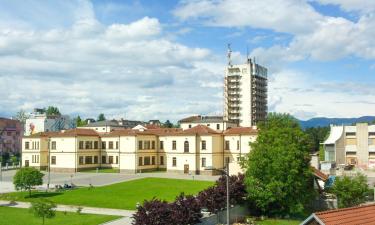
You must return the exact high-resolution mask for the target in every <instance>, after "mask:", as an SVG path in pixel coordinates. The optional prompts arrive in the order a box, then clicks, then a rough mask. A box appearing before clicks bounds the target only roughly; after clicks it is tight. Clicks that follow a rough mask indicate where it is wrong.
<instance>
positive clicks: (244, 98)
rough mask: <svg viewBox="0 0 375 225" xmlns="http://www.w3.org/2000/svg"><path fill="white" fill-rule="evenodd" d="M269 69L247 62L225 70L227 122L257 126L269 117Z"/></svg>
mask: <svg viewBox="0 0 375 225" xmlns="http://www.w3.org/2000/svg"><path fill="white" fill-rule="evenodd" d="M267 107H268V106H267V69H266V68H265V67H263V66H260V65H259V64H256V63H255V62H253V61H252V60H251V59H247V62H246V63H245V64H239V65H232V64H231V63H229V65H228V66H227V68H226V69H225V78H224V120H226V121H233V122H235V123H236V124H238V125H239V126H241V127H251V126H255V125H256V124H257V123H258V122H259V121H263V120H265V118H266V116H267Z"/></svg>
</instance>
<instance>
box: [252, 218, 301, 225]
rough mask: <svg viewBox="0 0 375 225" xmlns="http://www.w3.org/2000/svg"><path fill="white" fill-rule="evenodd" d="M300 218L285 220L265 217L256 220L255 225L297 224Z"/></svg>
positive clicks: (299, 222)
mask: <svg viewBox="0 0 375 225" xmlns="http://www.w3.org/2000/svg"><path fill="white" fill-rule="evenodd" d="M301 222H302V220H286V219H266V220H262V221H256V224H257V225H299V224H301Z"/></svg>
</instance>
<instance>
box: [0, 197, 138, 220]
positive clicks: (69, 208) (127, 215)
mask: <svg viewBox="0 0 375 225" xmlns="http://www.w3.org/2000/svg"><path fill="white" fill-rule="evenodd" d="M0 206H6V207H14V208H24V209H27V208H30V206H31V203H29V202H14V203H12V204H10V202H9V201H3V200H0ZM81 207H82V211H81V213H88V214H100V215H111V216H122V217H123V218H120V219H116V220H113V221H109V222H106V223H104V224H106V225H120V224H122V225H131V222H132V218H131V217H132V216H133V214H134V213H135V211H132V210H123V209H107V208H94V207H85V206H81ZM77 209H78V206H73V205H57V207H56V211H62V212H77Z"/></svg>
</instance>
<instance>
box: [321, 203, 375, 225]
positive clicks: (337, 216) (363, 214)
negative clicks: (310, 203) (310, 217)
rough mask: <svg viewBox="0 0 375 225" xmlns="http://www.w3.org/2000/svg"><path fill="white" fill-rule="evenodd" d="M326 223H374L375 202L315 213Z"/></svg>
mask: <svg viewBox="0 0 375 225" xmlns="http://www.w3.org/2000/svg"><path fill="white" fill-rule="evenodd" d="M315 216H316V217H318V218H319V219H320V220H321V221H322V222H323V223H324V224H325V225H344V224H345V225H374V224H375V204H373V205H365V206H356V207H350V208H344V209H335V210H328V211H323V212H318V213H315Z"/></svg>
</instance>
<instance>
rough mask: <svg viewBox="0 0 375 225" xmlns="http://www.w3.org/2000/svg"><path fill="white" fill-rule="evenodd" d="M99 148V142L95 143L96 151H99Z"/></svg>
mask: <svg viewBox="0 0 375 225" xmlns="http://www.w3.org/2000/svg"><path fill="white" fill-rule="evenodd" d="M98 148H99V141H94V149H98Z"/></svg>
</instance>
